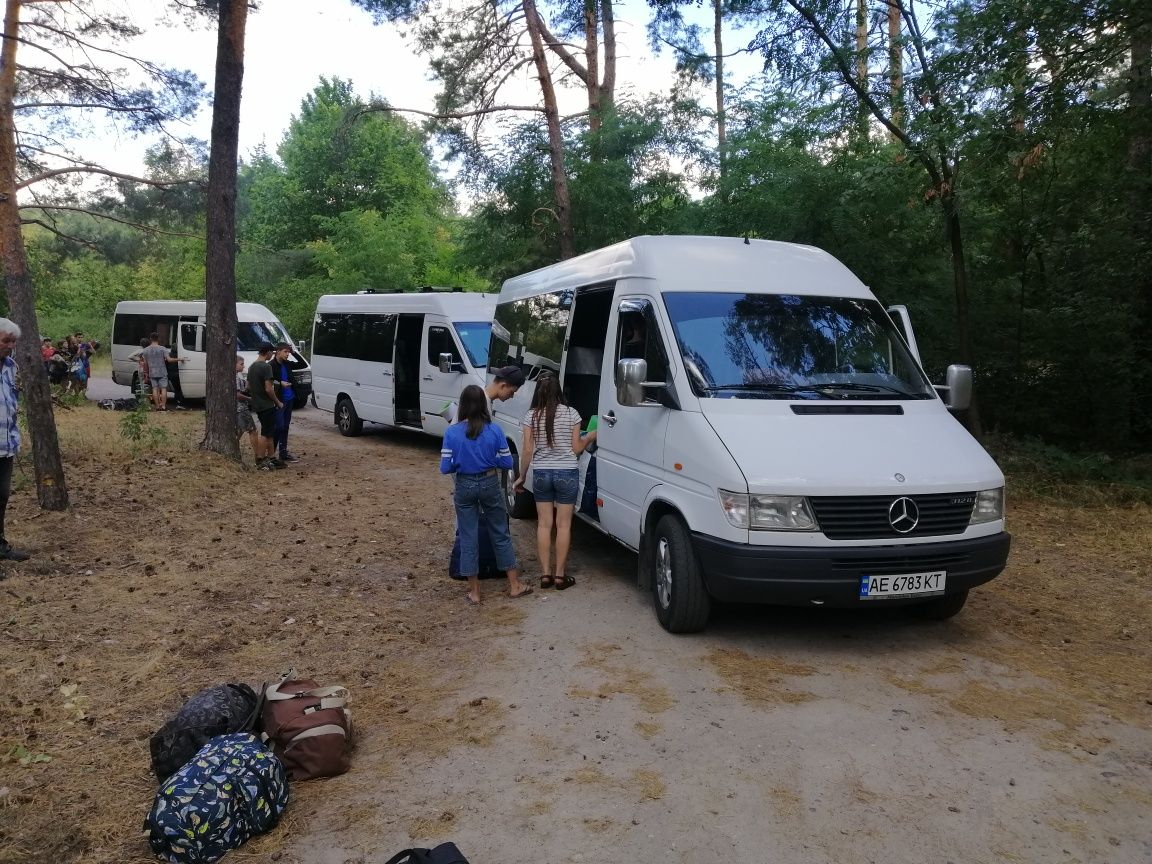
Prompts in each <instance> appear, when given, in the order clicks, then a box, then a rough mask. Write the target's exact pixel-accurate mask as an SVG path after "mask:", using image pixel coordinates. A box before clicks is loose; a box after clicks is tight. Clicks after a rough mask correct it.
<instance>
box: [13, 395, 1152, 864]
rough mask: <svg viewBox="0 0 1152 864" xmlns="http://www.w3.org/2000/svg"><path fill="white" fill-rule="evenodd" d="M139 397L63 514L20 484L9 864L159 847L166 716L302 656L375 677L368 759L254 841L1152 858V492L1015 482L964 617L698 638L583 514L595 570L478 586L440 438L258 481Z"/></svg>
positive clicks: (612, 855) (396, 442) (92, 432)
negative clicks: (653, 603) (556, 584)
mask: <svg viewBox="0 0 1152 864" xmlns="http://www.w3.org/2000/svg"><path fill="white" fill-rule="evenodd" d="M121 416H122V415H118V414H114V413H112V412H104V411H100V410H98V409H97V408H96V407H95V406H84V407H82V408H79V409H75V410H72V411H62V412H60V417H59V420H60V426H61V435H62V443H63V447H64V450H65V454H66V459H67V463H68V477H69V482H70V486H71V493H72V500H73V502H74V507H73V509H72V510H70V511H69V512H67V513H40V512H39V511H38V510H37V509H36V508H35V502H34V500H33V498H32V494H31V492H30V491H29V489H28V488H27V487H28V482H27V478H26V477H22V476H18V478H17V489H18V491H17V492H16V493H15V497H14V499H13V503H12V505H11V507H10V511H9V531H8V533H9V537H10V538H11V539H12V540H13V541H14V542H16V543H17V544H18V545H22V546H24V547H25V548H27V549H28V550H29V551H31V552H33V553H34V557H33V559H32V560H31V561H29V562H27V563H25V564H11V563H7V562H5V563H4V564H3V565H2V566H3V569H2V571H0V574H2V575H3V576H4V577H6V578H4V580H3V581H0V604H2V605H0V616H2V620H0V670H2V671H3V679H2V680H3V689H4V694H5V698H4V699H2V700H0V862H16V861H19V862H57V864H64V862H131V861H145V860H149V859H150V856H149V853H148V849H147V845H146V843H145V842H144V840H143V838H142V835H141V832H140V825H141V822H142V819H143V817H144V815H145V814H146V812H147V809H148V806H149V804H150V801H151V796H152V794H153V792H154V790H155V783H154V780H153V778H152V777H151V776H150V774H149V769H148V737H149V736H150V735H151V734H152V732H153V731H155V729H157V728H158V727H159V726H160V725H161V724H162V723H163V722H164V720H165V719H167V717H168V716H169V715H170V714H171V713H172V712H173V711H174V710H175V709H176V708H177V707H178V706H179V705H180V703H181V702H182V700H183V699H185V698H186V697H188V696H190V695H191V694H192V693H194V692H196V691H197V690H199V689H200V688H202V687H205V686H208V685H211V684H215V683H219V682H223V681H247V682H249V683H252V684H254V685H256V684H258V683H259V682H260V681H262V680H265V679H268V678H271V677H273V676H275V675H277V674H279V673H280V672H281V671H283V670H285V669H287V668H289V667H295V668H296V669H297V670H298V671H299V672H300V673H302V674H306V675H307V676H309V677H314V678H317V679H319V680H321V681H322V682H324V683H342V684H345V685H347V686H348V687H349V688H350V689H351V691H352V698H353V702H352V709H353V718H354V723H355V725H356V738H357V744H356V750H355V754H354V761H353V769H352V771H350V772H349V773H348V774H346V775H344V776H342V777H338V778H333V779H330V780H325V781H314V782H311V783H301V784H295V785H294V786H293V789H292V794H293V800H292V803H291V805H290V807H289V809H288V812H287V814H286V817H285V819H284V820H283V822H282V824H281V826H280V827H279V828H278V829H277V830H276V831H274V832H273V833H272V834H270V835H267V836H265V837H263V838H260V839H258V840H256V841H253V842H251V843H249V844H248V845H247V846H245V847H244V848H242V849H241V850H238V851H236V852H233V853H231V854H230V855H229V856H228V858H227V859H226V860H229V861H235V862H237V864H240V862H272V861H276V862H283V864H292V862H299V864H305V862H307V864H368V862H375V864H380V862H383V861H385V860H387V858H388V857H389V856H390V855H391V854H392V853H394V852H396V851H398V850H399V849H402V848H405V847H406V846H409V845H413V844H415V845H431V844H434V843H436V842H439V841H442V840H446V839H452V840H454V841H455V842H457V843H458V844H459V845H460V847H461V849H462V850H463V851H464V852H465V854H467V855H468V857H469V858H470V860H472V861H473V862H474V864H483V862H496V861H511V860H537V861H542V862H593V861H606V862H624V861H662V862H663V861H677V862H701V861H705V860H713V859H720V858H724V859H725V860H730V861H733V862H747V864H763V862H765V861H771V862H774V864H793V862H795V864H801V862H803V864H823V862H828V864H831V862H837V864H855V862H861V864H863V862H873V861H876V862H885V864H898V862H910V864H911V862H917V864H920V862H926V861H931V862H945V861H953V862H956V864H962V862H963V864H976V862H1094V864H1095V862H1107V864H1128V862H1132V864H1136V862H1148V861H1150V860H1152V820H1150V819H1149V817H1148V814H1149V812H1152V791H1150V790H1152V733H1150V732H1149V728H1150V727H1152V674H1150V672H1152V638H1150V629H1149V628H1150V622H1152V617H1150V615H1149V612H1150V611H1152V552H1150V550H1152V509H1150V508H1147V507H1129V508H1106V507H1093V508H1084V507H1077V506H1072V505H1070V504H1067V503H1060V502H1053V501H1050V500H1047V501H1021V500H1014V499H1012V498H1011V495H1010V505H1009V506H1010V510H1009V514H1010V517H1009V518H1010V530H1012V532H1013V533H1014V535H1015V538H1016V539H1015V546H1014V549H1013V556H1012V563H1011V565H1010V567H1009V569H1008V570H1007V571H1006V572H1005V573H1004V574H1003V575H1002V576H1001V577H1000V578H999V579H997V580H995V581H994V582H993V583H991V584H989V585H988V586H985V587H984V588H983V589H981V590H979V591H977V592H975V593H974V595H973V598H972V600H971V601H970V603H969V605H968V608H967V609H965V611H964V612H963V613H961V615H960V616H959V617H957V618H956V619H954V620H952V621H950V622H946V623H943V624H934V625H928V624H923V623H918V622H916V621H914V620H912V619H911V618H910V617H909V616H907V615H905V614H902V613H899V612H898V611H897V610H882V609H881V610H875V611H874V612H872V613H871V614H866V615H865V614H858V613H847V612H835V611H827V610H788V609H755V608H724V609H721V610H719V611H718V612H717V613H716V615H715V616H714V620H713V621H712V623H711V625H710V627H709V629H708V631H707V632H706V633H704V634H701V635H698V636H692V637H674V636H670V635H668V634H667V633H665V632H664V631H663V630H661V629H660V627H659V625H658V624H657V623H656V621H655V618H654V616H653V615H652V613H651V609H650V602H649V600H648V598H647V597H645V596H643V595H641V594H640V593H639V592H638V591H637V589H636V588H635V586H634V570H635V558H634V556H632V555H630V554H629V553H627V552H626V551H625V550H623V549H622V548H621V547H618V546H617V545H615V544H614V543H612V542H611V541H608V540H605V539H603V538H601V537H600V536H599V535H597V534H596V533H595V532H594V531H592V530H591V529H587V528H586V527H584V526H578V530H577V532H576V538H575V539H576V543H575V545H576V552H575V554H574V568H573V573H574V575H575V576H576V578H577V580H578V585H577V586H576V587H575V588H574V589H572V590H570V591H567V592H565V593H563V594H557V593H554V592H543V591H539V590H537V591H536V593H535V594H534V595H532V596H531V597H527V598H523V599H519V600H512V599H509V598H507V597H504V596H502V588H503V586H502V585H501V584H497V583H493V582H485V583H484V592H485V602H484V604H483V605H482V606H480V607H479V608H470V607H468V606H467V605H466V604H465V603H464V599H463V589H462V587H461V586H460V585H459V584H458V583H453V582H452V581H451V580H449V579H448V578H447V577H446V574H445V569H446V561H447V558H448V552H449V549H450V546H451V537H452V517H451V510H450V507H449V505H448V494H449V491H450V485H449V482H448V481H447V480H445V479H444V478H441V477H439V476H438V475H437V473H436V467H435V464H436V461H437V456H438V447H439V444H438V442H436V441H433V440H431V439H426V438H421V437H419V436H412V435H405V434H399V433H388V432H374V433H369V434H366V435H365V436H364V437H362V438H359V439H345V438H342V437H340V436H339V435H338V434H337V432H336V431H335V429H334V428H333V427H332V426H331V425H330V422H329V418H328V415H323V414H320V413H319V412H316V411H312V410H309V411H304V412H301V413H300V414H298V415H297V418H296V421H295V426H294V441H295V443H294V447H293V449H294V450H295V451H296V452H297V454H298V455H300V456H301V457H302V461H301V462H300V463H299V465H297V466H294V467H292V468H290V469H287V470H284V471H278V472H275V473H272V474H258V473H256V472H255V471H253V470H251V468H242V467H239V466H236V465H233V464H230V463H226V462H224V461H223V460H218V459H216V458H214V457H208V456H205V455H202V454H199V453H198V452H197V451H196V450H195V446H194V445H195V442H196V441H197V440H198V438H199V434H200V429H201V426H202V422H203V417H202V415H201V414H200V413H199V412H186V413H170V414H168V415H166V416H160V417H155V418H154V419H153V423H155V424H156V425H158V426H159V427H162V428H164V429H165V430H166V432H167V439H166V441H165V442H163V443H162V444H161V445H159V446H158V447H157V448H156V449H155V450H149V451H146V450H134V449H133V448H132V447H131V446H130V444H129V443H128V442H126V441H125V440H124V439H123V438H122V437H121V436H120V435H119V434H118V431H117V430H118V425H117V424H118V422H119V420H120V418H121ZM30 470H31V469H30V466H29V467H25V469H24V471H25V472H30ZM21 487H22V488H21ZM1010 488H1011V486H1010ZM533 532H534V523H531V522H524V523H517V525H516V528H515V533H516V537H517V548H518V550H519V552H520V554H521V555H522V558H523V560H524V562H525V565H526V569H527V572H528V573H529V574H530V575H534V574H535V573H536V572H538V570H537V568H536V567H535V564H534V557H535V556H534V544H533V542H532V537H533Z"/></svg>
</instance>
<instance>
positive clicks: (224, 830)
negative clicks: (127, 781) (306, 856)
mask: <svg viewBox="0 0 1152 864" xmlns="http://www.w3.org/2000/svg"><path fill="white" fill-rule="evenodd" d="M286 806H288V780H287V778H286V777H285V776H284V766H283V765H281V764H280V760H279V759H277V758H276V757H275V756H273V755H272V754H271V753H269V752H268V750H267V749H266V748H265V747H264V746H263V745H262V744H261V743H260V741H259V739H257V738H256V736H255V735H252V734H249V733H244V732H242V733H236V734H233V735H221V736H219V737H218V738H213V739H212V740H211V741H209V742H208V743H207V744H205V745H204V747H203V748H202V749H201V750H200V752H199V753H197V754H196V755H195V756H194V757H193V758H192V760H191V761H189V762H188V764H187V765H185V766H184V767H182V768H181V769H180V770H179V771H177V772H176V773H175V774H173V775H172V776H171V777H169V778H168V780H167V781H166V782H165V783H164V784H163V785H162V786H161V787H160V789H159V790H158V791H157V792H156V798H155V800H154V801H153V803H152V809H151V811H149V813H148V818H147V819H145V820H144V828H145V830H146V831H147V832H148V843H149V845H150V846H151V847H152V851H153V852H155V853H156V854H157V855H159V856H160V857H161V858H163V859H164V860H166V861H170V862H172V864H212V862H214V861H219V860H220V859H221V858H223V857H224V854H225V853H226V852H228V851H229V850H231V849H235V848H236V847H237V846H240V845H241V844H242V843H244V842H245V841H246V840H248V839H249V838H250V837H255V836H256V835H258V834H263V833H265V832H267V831H271V830H272V829H273V828H275V827H276V824H277V823H278V822H279V821H280V815H281V814H282V813H283V812H284V808H285V807H286Z"/></svg>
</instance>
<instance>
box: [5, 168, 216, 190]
mask: <svg viewBox="0 0 1152 864" xmlns="http://www.w3.org/2000/svg"><path fill="white" fill-rule="evenodd" d="M61 174H103V175H104V176H105V177H113V178H115V179H117V180H127V181H128V182H129V183H142V184H143V185H145V186H153V187H155V188H156V189H170V188H172V187H173V186H183V185H184V184H186V183H198V184H201V185H203V183H204V180H203V178H201V177H186V178H183V179H180V180H149V179H147V178H145V177H134V176H132V175H131V174H121V173H120V172H119V171H109V170H108V169H107V168H99V167H97V166H95V165H74V166H71V167H69V168H53V169H52V170H50V171H45V172H43V173H42V174H37V175H36V176H35V177H29V178H28V179H27V180H23V181H21V182H20V183H17V184H16V188H17V189H24V188H26V187H28V186H31V185H32V184H33V183H39V182H41V181H43V180H49V179H51V178H53V177H58V176H59V175H61Z"/></svg>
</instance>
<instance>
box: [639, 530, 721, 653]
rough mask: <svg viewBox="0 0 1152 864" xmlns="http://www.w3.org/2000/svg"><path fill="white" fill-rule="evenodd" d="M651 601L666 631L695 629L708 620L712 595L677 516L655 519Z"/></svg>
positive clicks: (697, 629)
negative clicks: (709, 593) (709, 594)
mask: <svg viewBox="0 0 1152 864" xmlns="http://www.w3.org/2000/svg"><path fill="white" fill-rule="evenodd" d="M649 560H650V562H651V565H650V566H651V567H652V603H653V605H654V606H655V608H656V618H657V620H659V622H660V624H661V625H662V626H663V627H664V629H665V630H667V631H668V632H669V633H696V632H698V631H700V630H703V629H704V626H705V625H706V624H707V623H708V615H709V613H710V612H711V611H712V598H710V597H709V596H708V590H707V589H706V588H705V587H704V574H703V572H702V571H701V569H700V562H699V560H698V559H697V558H696V550H695V549H693V548H692V537H691V535H690V534H689V533H688V529H687V528H686V527H685V525H684V523H683V522H682V521H681V520H680V518H679V517H677V516H673V515H671V514H669V515H667V516H662V517H661V518H660V521H659V522H657V523H656V531H655V533H654V534H653V537H652V552H651V554H650V556H649Z"/></svg>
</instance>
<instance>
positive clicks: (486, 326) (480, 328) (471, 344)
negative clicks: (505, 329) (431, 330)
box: [452, 321, 492, 369]
mask: <svg viewBox="0 0 1152 864" xmlns="http://www.w3.org/2000/svg"><path fill="white" fill-rule="evenodd" d="M452 326H453V327H455V328H456V332H457V333H458V334H459V336H460V341H461V342H463V343H464V350H465V351H467V352H468V361H469V362H470V363H471V364H472V365H473V366H475V367H477V368H478V369H482V368H484V367H485V366H487V365H488V342H489V341H490V340H491V339H492V322H491V321H457V322H455V323H454V324H453V325H452Z"/></svg>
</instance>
